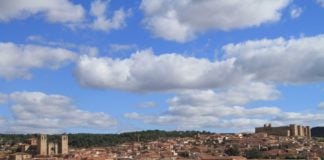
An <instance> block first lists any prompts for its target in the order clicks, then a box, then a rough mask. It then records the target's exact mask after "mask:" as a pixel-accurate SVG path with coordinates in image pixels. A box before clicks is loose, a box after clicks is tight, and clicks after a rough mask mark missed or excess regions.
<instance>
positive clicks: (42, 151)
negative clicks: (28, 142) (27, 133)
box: [37, 134, 47, 156]
mask: <svg viewBox="0 0 324 160" xmlns="http://www.w3.org/2000/svg"><path fill="white" fill-rule="evenodd" d="M37 152H38V154H39V155H45V156H46V155H47V136H46V135H45V134H41V135H39V136H38V141H37Z"/></svg>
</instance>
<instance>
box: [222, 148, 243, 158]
mask: <svg viewBox="0 0 324 160" xmlns="http://www.w3.org/2000/svg"><path fill="white" fill-rule="evenodd" d="M224 152H225V153H226V154H227V155H228V156H239V155H240V149H239V148H238V147H237V146H233V147H230V148H227V149H225V151H224Z"/></svg>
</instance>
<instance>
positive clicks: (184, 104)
mask: <svg viewBox="0 0 324 160" xmlns="http://www.w3.org/2000/svg"><path fill="white" fill-rule="evenodd" d="M278 96H279V92H278V91H277V90H276V89H275V88H274V86H271V85H266V84H263V83H250V84H242V85H240V86H235V87H230V88H228V89H226V90H224V91H213V90H189V91H183V92H180V93H178V95H176V96H175V97H173V98H171V99H170V100H169V101H168V103H169V108H168V111H167V112H164V113H162V114H159V115H141V114H139V113H136V112H133V113H126V114H125V115H124V116H125V117H126V118H130V119H137V120H143V121H144V122H145V123H151V124H158V125H176V126H177V127H178V128H181V129H197V128H203V127H226V128H231V127H241V128H244V127H251V126H254V125H256V124H258V125H261V124H263V123H265V122H267V121H269V119H271V117H274V116H276V115H277V114H279V113H280V112H281V110H280V109H279V108H277V107H257V108H247V107H243V106H244V105H246V104H248V103H251V102H254V101H260V100H274V99H276V98H277V97H278ZM240 120H244V121H240ZM236 122H241V123H240V125H233V124H234V123H236ZM236 124H238V123H236Z"/></svg>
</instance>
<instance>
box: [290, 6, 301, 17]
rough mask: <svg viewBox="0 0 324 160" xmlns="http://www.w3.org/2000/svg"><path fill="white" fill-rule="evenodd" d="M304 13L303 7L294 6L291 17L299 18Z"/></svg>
mask: <svg viewBox="0 0 324 160" xmlns="http://www.w3.org/2000/svg"><path fill="white" fill-rule="evenodd" d="M302 13H303V9H302V8H300V7H293V8H292V9H291V10H290V16H291V18H294V19H295V18H298V17H299V16H300V15H301V14H302Z"/></svg>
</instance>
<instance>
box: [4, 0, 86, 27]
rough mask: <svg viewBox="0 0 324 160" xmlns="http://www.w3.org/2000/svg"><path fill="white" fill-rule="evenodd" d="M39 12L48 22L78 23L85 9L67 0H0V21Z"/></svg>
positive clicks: (82, 17)
mask: <svg viewBox="0 0 324 160" xmlns="http://www.w3.org/2000/svg"><path fill="white" fill-rule="evenodd" d="M38 14H41V15H42V16H44V17H45V19H46V20H47V21H49V22H53V23H54V22H55V23H67V24H69V23H78V22H81V21H83V19H84V16H85V11H84V9H83V7H82V6H81V5H77V4H73V3H71V1H69V0H49V1H43V0H28V1H25V0H2V1H0V21H3V22H7V21H10V20H12V19H23V18H27V17H29V16H33V15H38Z"/></svg>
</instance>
